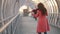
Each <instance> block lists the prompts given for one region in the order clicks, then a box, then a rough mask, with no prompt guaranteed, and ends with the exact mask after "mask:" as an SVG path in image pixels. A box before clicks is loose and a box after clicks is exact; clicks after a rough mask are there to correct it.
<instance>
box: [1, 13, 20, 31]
mask: <svg viewBox="0 0 60 34" xmlns="http://www.w3.org/2000/svg"><path fill="white" fill-rule="evenodd" d="M18 15H19V13H18V14H17V15H16V16H14V17H13V18H12V19H11V20H10V21H9V22H8V23H7V24H5V25H4V26H3V27H2V28H0V32H2V31H3V30H4V29H6V27H8V25H9V24H11V23H12V21H13V20H14V19H15V18H16V17H17V16H18Z"/></svg>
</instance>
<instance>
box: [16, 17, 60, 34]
mask: <svg viewBox="0 0 60 34" xmlns="http://www.w3.org/2000/svg"><path fill="white" fill-rule="evenodd" d="M36 26H37V21H35V20H34V18H32V17H29V16H28V17H23V16H22V17H20V21H19V23H18V24H17V28H16V29H17V31H16V32H15V33H16V34H37V33H36ZM47 33H48V34H60V29H58V28H56V27H53V26H50V31H49V32H47ZM42 34H43V33H42Z"/></svg>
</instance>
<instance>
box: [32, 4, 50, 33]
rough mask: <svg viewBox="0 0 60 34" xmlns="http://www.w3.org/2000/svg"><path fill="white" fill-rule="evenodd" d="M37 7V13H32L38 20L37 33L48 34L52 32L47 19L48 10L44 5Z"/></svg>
mask: <svg viewBox="0 0 60 34" xmlns="http://www.w3.org/2000/svg"><path fill="white" fill-rule="evenodd" d="M37 7H38V10H37V13H36V14H34V12H32V15H33V16H34V17H36V18H38V24H37V33H38V34H41V32H44V34H47V31H49V30H50V29H49V25H48V19H47V18H46V16H48V14H47V10H46V8H45V7H44V5H43V4H42V3H39V4H38V5H37Z"/></svg>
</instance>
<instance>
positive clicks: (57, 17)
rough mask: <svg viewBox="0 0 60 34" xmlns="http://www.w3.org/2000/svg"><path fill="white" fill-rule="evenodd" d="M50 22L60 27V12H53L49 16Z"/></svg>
mask: <svg viewBox="0 0 60 34" xmlns="http://www.w3.org/2000/svg"><path fill="white" fill-rule="evenodd" d="M48 20H49V24H50V25H53V26H55V27H58V28H60V13H52V14H49V16H48Z"/></svg>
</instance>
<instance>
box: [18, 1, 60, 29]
mask: <svg viewBox="0 0 60 34" xmlns="http://www.w3.org/2000/svg"><path fill="white" fill-rule="evenodd" d="M23 2H24V3H23ZM40 2H41V3H43V4H44V6H45V7H46V9H47V12H48V18H49V23H50V24H52V25H53V26H56V27H59V26H60V25H59V19H60V18H59V14H60V13H59V1H58V0H23V1H22V0H20V9H19V11H20V13H22V14H23V12H24V9H26V10H27V11H28V12H30V11H31V10H32V9H35V8H37V4H38V3H40ZM59 28H60V27H59Z"/></svg>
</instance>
